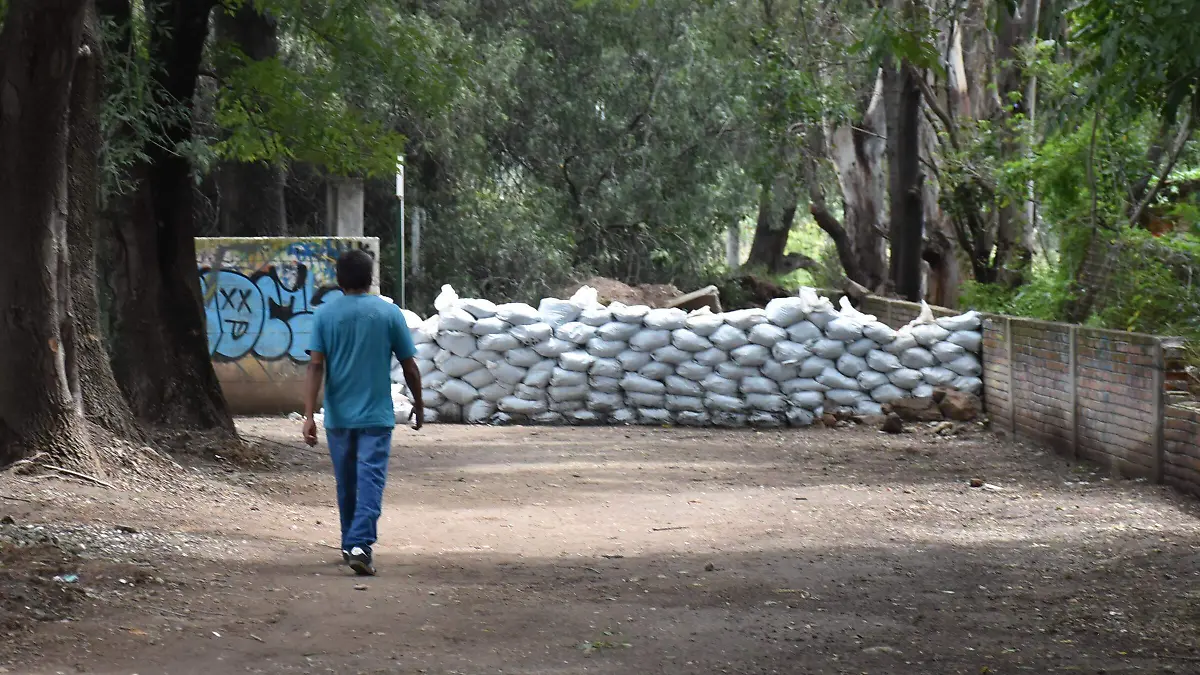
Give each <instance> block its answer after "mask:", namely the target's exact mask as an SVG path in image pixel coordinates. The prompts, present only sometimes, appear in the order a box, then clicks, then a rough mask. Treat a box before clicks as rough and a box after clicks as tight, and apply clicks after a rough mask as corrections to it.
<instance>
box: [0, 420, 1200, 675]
mask: <svg viewBox="0 0 1200 675" xmlns="http://www.w3.org/2000/svg"><path fill="white" fill-rule="evenodd" d="M241 426H242V429H243V431H244V432H245V433H246V434H248V435H250V436H253V437H256V438H263V439H269V440H272V441H276V442H278V443H280V444H282V445H278V446H274V447H276V450H277V451H278V456H279V458H280V459H281V460H282V462H283V466H282V468H281V469H279V470H278V471H273V472H264V473H247V472H239V471H232V470H222V469H221V468H220V467H213V466H197V467H190V468H188V469H187V470H186V471H181V472H180V483H179V484H180V485H181V486H182V487H181V488H178V489H176V490H175V491H172V492H164V491H161V490H146V491H143V492H140V493H138V492H133V493H117V492H113V491H107V490H102V489H99V488H91V487H87V486H83V485H80V484H78V483H65V482H61V481H57V480H51V479H41V480H39V481H37V482H35V483H32V484H31V483H29V482H27V479H23V478H20V477H15V476H11V475H9V476H0V495H8V496H10V497H17V498H19V499H31V500H33V501H31V502H21V501H17V500H12V499H9V500H0V515H3V514H6V513H7V514H11V515H12V516H13V517H14V519H15V520H16V525H10V526H8V527H10V528H14V527H15V528H18V529H19V531H23V532H31V533H32V532H35V531H36V530H33V529H21V528H23V524H26V523H30V524H32V523H44V524H45V531H46V532H49V533H54V534H55V536H57V537H58V538H59V539H63V540H65V539H71V540H74V541H85V542H90V543H87V544H86V545H87V546H88V548H87V549H85V551H84V552H83V555H94V556H95V558H93V559H90V560H78V559H75V558H72V557H69V556H66V554H62V555H63V556H64V557H62V558H61V560H57V559H55V558H54V555H51V554H47V555H43V556H41V557H40V558H37V559H36V560H35V562H34V563H32V564H31V563H30V560H31V559H30V557H29V556H30V555H32V554H31V553H30V551H31V550H32V549H23V550H22V551H16V550H15V549H13V548H12V547H11V546H10V547H8V548H7V549H6V548H4V546H3V544H0V563H2V564H3V565H5V566H8V568H9V569H10V570H12V569H14V566H16V567H19V568H20V569H22V570H25V571H27V572H29V573H30V574H31V575H34V576H38V578H39V579H42V582H41V583H40V585H36V584H35V585H33V586H29V585H26V586H24V587H22V588H23V589H24V590H21V591H20V592H19V593H18V595H20V596H21V598H23V599H17V600H15V601H14V600H13V599H12V598H11V597H10V598H9V604H10V605H12V606H13V607H15V608H16V609H17V610H19V609H20V608H21V607H20V605H21V602H28V603H29V605H27V606H28V607H30V608H31V611H32V610H36V609H37V608H38V603H41V602H45V603H47V606H51V607H57V609H55V610H54V611H50V612H46V611H43V612H42V613H41V614H40V615H38V617H37V618H39V619H41V620H40V621H34V622H25V623H22V624H20V625H17V626H9V629H10V630H11V631H12V632H11V634H10V635H9V636H8V637H7V638H6V639H4V640H3V646H0V673H3V672H9V673H36V674H42V673H45V674H50V673H84V672H86V673H113V674H117V673H121V674H124V675H128V674H129V673H140V674H141V675H147V674H149V673H170V674H172V675H182V674H187V673H197V674H201V673H202V674H204V675H214V674H216V673H471V674H474V673H545V674H551V673H614V674H615V673H622V674H625V673H697V674H700V673H705V674H707V673H853V674H855V675H857V674H859V673H871V674H884V673H896V674H904V673H912V674H934V673H963V674H967V673H969V674H971V675H978V674H980V673H993V674H1000V673H1055V672H1084V673H1125V672H1139V673H1172V672H1174V673H1194V672H1197V671H1200V651H1198V650H1197V640H1198V637H1197V636H1198V633H1197V631H1196V625H1197V623H1198V620H1200V610H1197V609H1195V606H1196V600H1197V599H1200V578H1198V576H1197V571H1198V570H1200V565H1198V563H1200V520H1197V513H1198V509H1197V508H1196V505H1195V504H1194V503H1192V502H1190V501H1188V500H1186V499H1183V498H1179V497H1176V496H1174V495H1172V494H1171V493H1169V492H1167V491H1164V490H1160V489H1157V488H1152V487H1150V486H1146V485H1144V484H1139V483H1128V482H1120V481H1108V480H1106V479H1104V478H1103V477H1101V476H1097V475H1095V474H1094V473H1092V470H1091V469H1090V468H1087V467H1083V466H1074V465H1072V464H1071V463H1069V462H1067V461H1065V460H1061V459H1058V458H1055V457H1052V456H1050V455H1047V454H1046V453H1042V452H1039V451H1037V450H1033V449H1029V448H1022V447H1019V446H1016V445H1011V444H1004V443H998V442H996V441H994V440H992V439H991V438H990V437H987V436H982V435H976V436H973V437H964V438H958V439H943V438H937V437H934V436H931V435H929V434H928V433H927V432H923V431H918V432H916V433H913V434H909V435H906V436H902V437H898V438H895V437H886V436H882V435H879V434H878V433H876V432H873V431H865V430H864V431H855V430H838V431H816V430H814V431H809V432H804V433H796V432H778V433H754V432H744V433H737V432H711V431H683V430H645V429H611V428H603V429H525V428H505V429H493V428H467V427H436V428H431V429H429V430H427V431H426V432H422V433H421V434H420V435H414V434H412V433H411V432H407V431H404V430H400V431H399V432H398V434H397V439H396V444H395V448H394V451H393V458H392V464H391V469H390V471H391V476H390V483H389V492H388V495H387V498H386V510H385V514H384V516H383V518H382V520H381V523H380V528H381V542H380V545H379V546H378V549H377V559H378V564H379V566H380V570H381V576H379V577H377V578H374V579H370V580H367V581H363V580H361V579H356V578H354V577H352V576H348V575H347V574H346V573H345V572H343V571H342V570H341V569H340V568H339V566H338V565H337V564H336V563H337V562H339V560H338V559H339V554H338V552H337V551H336V549H335V548H334V547H332V546H329V545H328V544H326V543H325V542H329V543H335V540H336V525H335V523H336V515H335V512H334V509H333V506H332V492H333V485H332V480H331V478H330V477H329V475H328V472H327V470H326V460H325V458H324V456H323V455H322V454H321V453H320V452H317V451H311V450H308V449H304V448H302V447H299V446H298V445H297V444H296V443H295V438H296V436H297V434H298V426H297V425H296V424H295V423H292V422H287V421H281V420H266V419H256V420H244V421H243V422H242V424H241ZM286 446H290V448H289V447H286ZM976 476H981V477H983V478H985V479H986V480H987V481H988V482H989V484H991V485H994V486H997V487H999V488H1001V489H991V488H983V489H971V488H970V487H968V485H967V484H968V481H969V479H970V478H972V477H976ZM118 525H119V526H122V528H123V529H121V530H118V529H115V527H116V526H118ZM0 534H3V533H2V532H0ZM47 546H52V544H47ZM39 550H40V549H39ZM47 550H51V551H53V549H47ZM47 561H49V562H47ZM3 569H4V567H3V566H0V571H3ZM67 573H76V574H78V575H79V579H78V580H77V581H73V582H70V583H67V582H64V581H61V580H60V581H52V580H50V577H52V576H53V575H59V577H60V579H63V578H64V577H63V575H64V574H67ZM35 581H36V580H35ZM30 583H32V582H30ZM14 588H15V586H14ZM39 589H40V590H39ZM0 591H3V589H2V588H0ZM68 592H69V593H73V595H71V597H70V598H66V599H64V598H60V597H58V596H54V595H53V594H54V593H60V594H61V593H68ZM10 595H12V593H10ZM56 599H57V600H56ZM56 601H61V602H60V603H59V605H55V604H54V602H56ZM0 628H3V626H2V624H0Z"/></svg>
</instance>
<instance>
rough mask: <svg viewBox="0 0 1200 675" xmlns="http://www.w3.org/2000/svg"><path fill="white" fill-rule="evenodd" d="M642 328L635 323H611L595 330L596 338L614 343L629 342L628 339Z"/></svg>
mask: <svg viewBox="0 0 1200 675" xmlns="http://www.w3.org/2000/svg"><path fill="white" fill-rule="evenodd" d="M641 330H642V327H641V326H639V325H638V324H636V323H624V322H622V321H613V322H611V323H606V324H604V325H603V326H600V327H599V328H597V329H596V336H597V337H599V338H601V339H603V340H611V341H614V342H629V338H631V337H633V336H634V335H637V334H638V332H639V331H641Z"/></svg>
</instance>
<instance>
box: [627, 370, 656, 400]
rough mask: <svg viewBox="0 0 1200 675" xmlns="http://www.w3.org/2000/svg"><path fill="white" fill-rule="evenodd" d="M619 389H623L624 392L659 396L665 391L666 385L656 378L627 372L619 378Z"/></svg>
mask: <svg viewBox="0 0 1200 675" xmlns="http://www.w3.org/2000/svg"><path fill="white" fill-rule="evenodd" d="M621 389H624V390H625V393H626V394H629V393H639V394H655V395H659V396H661V395H663V394H665V393H666V391H667V385H665V384H663V383H662V382H659V381H658V380H651V379H650V378H648V377H642V376H641V375H638V374H637V373H629V374H627V375H625V377H623V378H621Z"/></svg>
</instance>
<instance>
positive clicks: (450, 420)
mask: <svg viewBox="0 0 1200 675" xmlns="http://www.w3.org/2000/svg"><path fill="white" fill-rule="evenodd" d="M437 416H438V419H439V420H441V421H442V422H445V423H447V424H457V423H459V422H461V421H462V406H461V405H459V404H458V403H455V402H454V401H446V402H445V403H443V404H441V405H439V406H438V407H437Z"/></svg>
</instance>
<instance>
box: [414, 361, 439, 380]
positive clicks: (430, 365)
mask: <svg viewBox="0 0 1200 675" xmlns="http://www.w3.org/2000/svg"><path fill="white" fill-rule="evenodd" d="M416 361H417V372H419V373H421V377H425V376H426V375H429V374H430V373H432V372H434V371H435V370H437V364H436V363H434V362H433V359H417V360H416Z"/></svg>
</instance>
